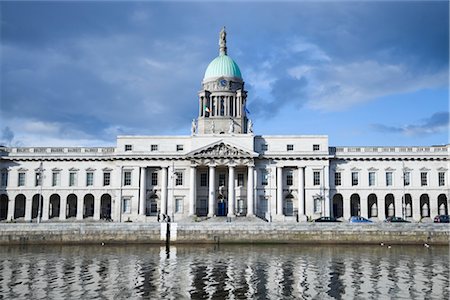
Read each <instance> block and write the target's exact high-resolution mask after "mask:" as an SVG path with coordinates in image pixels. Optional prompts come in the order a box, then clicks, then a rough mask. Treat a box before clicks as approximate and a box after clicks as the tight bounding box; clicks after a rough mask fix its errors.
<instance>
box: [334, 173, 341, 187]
mask: <svg viewBox="0 0 450 300" xmlns="http://www.w3.org/2000/svg"><path fill="white" fill-rule="evenodd" d="M341 182H342V180H341V172H336V173H334V185H336V186H338V185H341Z"/></svg>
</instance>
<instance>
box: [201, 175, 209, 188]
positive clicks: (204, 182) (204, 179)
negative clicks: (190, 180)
mask: <svg viewBox="0 0 450 300" xmlns="http://www.w3.org/2000/svg"><path fill="white" fill-rule="evenodd" d="M207 185H208V174H206V173H200V186H207Z"/></svg>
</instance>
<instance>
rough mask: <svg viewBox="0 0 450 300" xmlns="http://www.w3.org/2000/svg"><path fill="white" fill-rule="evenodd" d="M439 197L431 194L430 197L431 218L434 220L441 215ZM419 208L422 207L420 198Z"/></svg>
mask: <svg viewBox="0 0 450 300" xmlns="http://www.w3.org/2000/svg"><path fill="white" fill-rule="evenodd" d="M437 196H438V195H436V194H432V193H430V194H429V197H430V207H429V214H430V218H431V219H432V220H433V218H434V217H435V216H436V215H438V214H439V208H438V197H437ZM419 206H420V198H419Z"/></svg>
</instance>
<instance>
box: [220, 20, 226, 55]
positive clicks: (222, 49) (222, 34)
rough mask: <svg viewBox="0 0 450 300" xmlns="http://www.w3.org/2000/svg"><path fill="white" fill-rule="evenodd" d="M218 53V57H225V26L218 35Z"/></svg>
mask: <svg viewBox="0 0 450 300" xmlns="http://www.w3.org/2000/svg"><path fill="white" fill-rule="evenodd" d="M219 46H220V48H219V53H220V55H227V32H226V31H225V26H223V28H222V30H221V31H220V34H219Z"/></svg>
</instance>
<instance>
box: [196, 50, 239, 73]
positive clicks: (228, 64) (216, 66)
mask: <svg viewBox="0 0 450 300" xmlns="http://www.w3.org/2000/svg"><path fill="white" fill-rule="evenodd" d="M222 76H224V77H236V78H240V79H242V75H241V70H240V69H239V67H238V65H237V64H236V63H235V62H234V60H232V59H231V58H230V57H229V56H228V55H224V54H222V55H219V56H217V57H216V58H215V59H214V60H213V61H212V62H211V63H210V64H209V65H208V68H207V69H206V72H205V77H203V79H208V78H217V77H222Z"/></svg>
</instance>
